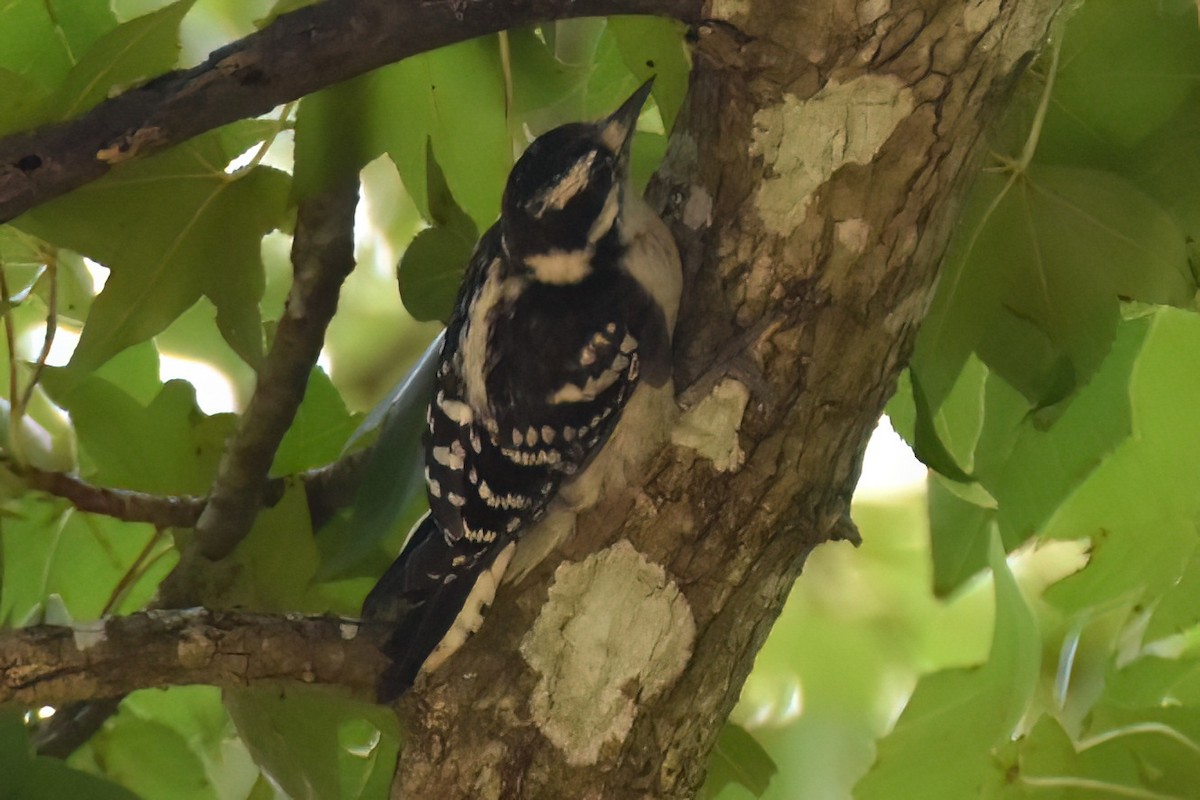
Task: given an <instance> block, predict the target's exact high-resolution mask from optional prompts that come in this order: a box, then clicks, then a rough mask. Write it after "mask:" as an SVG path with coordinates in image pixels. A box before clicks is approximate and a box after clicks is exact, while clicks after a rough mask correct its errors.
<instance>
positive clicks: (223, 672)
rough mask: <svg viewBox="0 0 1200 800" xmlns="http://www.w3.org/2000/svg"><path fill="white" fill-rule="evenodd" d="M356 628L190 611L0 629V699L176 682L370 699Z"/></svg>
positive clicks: (371, 649) (374, 666) (31, 703)
mask: <svg viewBox="0 0 1200 800" xmlns="http://www.w3.org/2000/svg"><path fill="white" fill-rule="evenodd" d="M359 628H360V626H359V623H358V622H357V621H347V620H343V619H339V618H336V617H301V616H295V615H289V616H287V617H281V616H272V615H266V614H243V613H239V612H232V611H205V610H203V609H187V610H182V611H180V610H175V611H146V612H142V613H139V614H133V615H131V616H127V617H112V618H109V619H106V620H102V621H99V622H94V623H80V624H76V625H73V626H65V625H39V626H36V627H32V628H22V629H19V630H12V631H5V632H2V633H0V703H6V702H16V703H19V704H21V705H23V706H27V707H35V708H36V707H37V706H41V705H54V706H57V705H61V704H63V703H67V702H69V701H72V700H80V699H85V698H96V697H113V696H117V695H123V694H127V693H129V692H131V691H134V690H135V689H145V688H151V687H161V686H171V685H179V684H209V685H213V686H220V687H245V686H248V685H251V684H254V683H260V682H267V681H300V682H303V683H309V684H327V685H330V686H337V687H340V688H342V689H345V690H348V691H350V692H351V693H353V694H355V695H358V696H361V697H364V698H370V697H372V696H373V692H374V687H375V681H376V680H377V678H378V674H379V672H380V671H381V670H382V668H383V666H384V659H383V657H382V656H381V655H380V654H379V652H378V650H377V649H376V646H375V644H374V643H373V642H372V640H371V637H369V636H365V635H362V636H360V635H359Z"/></svg>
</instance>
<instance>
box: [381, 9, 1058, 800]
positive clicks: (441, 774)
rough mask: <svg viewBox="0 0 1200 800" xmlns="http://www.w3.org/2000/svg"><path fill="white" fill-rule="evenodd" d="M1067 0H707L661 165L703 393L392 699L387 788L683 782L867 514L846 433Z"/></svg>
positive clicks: (878, 381)
mask: <svg viewBox="0 0 1200 800" xmlns="http://www.w3.org/2000/svg"><path fill="white" fill-rule="evenodd" d="M1060 5H1061V0H1011V1H1010V2H1006V3H1001V0H941V1H939V0H859V1H858V2H853V1H852V0H804V1H803V2H796V1H795V0H774V2H772V1H771V0H713V2H711V3H710V6H709V7H708V8H707V9H706V17H707V18H710V19H712V20H713V21H712V22H711V23H709V24H707V25H705V26H702V27H701V29H700V35H699V42H698V43H697V47H696V56H695V69H694V73H693V77H692V86H691V91H690V95H689V100H688V103H687V104H686V108H685V110H684V112H683V114H682V115H681V117H680V122H679V124H678V126H677V130H676V132H675V135H674V137H673V139H672V144H671V150H670V153H669V155H668V158H667V163H666V164H665V165H664V167H663V170H662V171H661V172H660V175H659V178H658V182H657V183H656V184H655V186H654V187H653V192H652V195H653V197H654V198H655V199H657V200H658V205H659V207H665V208H666V212H665V216H666V217H667V218H668V220H669V222H671V224H672V225H673V228H674V231H675V233H676V236H677V238H678V240H679V243H680V247H681V251H682V255H683V259H684V272H685V276H686V282H687V287H686V289H685V297H684V304H683V311H682V316H681V321H680V325H679V329H678V331H677V337H676V338H677V344H676V362H677V363H676V381H677V386H679V387H681V388H684V389H686V387H688V386H691V387H692V388H691V389H690V390H688V391H687V392H686V394H688V395H690V396H691V399H692V400H694V401H696V402H695V403H694V405H693V406H692V408H691V409H690V410H689V411H688V412H687V414H686V416H685V418H684V419H683V420H682V421H681V422H680V424H679V425H677V426H676V428H675V431H674V434H673V443H671V444H664V445H663V446H661V447H657V448H656V449H655V452H653V453H652V454H651V455H650V456H649V461H648V463H647V464H646V466H645V469H644V470H643V471H642V472H641V475H642V477H640V478H636V477H635V478H634V479H632V480H631V481H630V485H629V486H627V487H626V488H624V489H620V490H612V489H610V490H607V491H606V492H605V494H604V499H603V501H602V502H601V504H600V505H599V506H598V507H596V508H594V509H592V510H590V511H588V512H586V513H584V514H583V515H581V516H580V517H579V518H578V519H577V520H575V528H576V530H575V532H574V533H573V535H571V536H570V537H566V538H562V539H561V541H559V542H558V543H555V542H553V541H551V542H550V543H549V544H548V545H545V546H546V547H553V551H552V552H551V553H550V555H549V556H548V557H546V558H545V559H544V560H543V561H542V562H541V563H540V564H537V565H536V566H534V567H532V568H531V569H530V570H529V571H527V572H526V573H525V574H524V575H523V576H521V577H519V578H518V579H517V580H515V581H513V582H510V583H509V584H507V585H506V586H505V587H504V588H503V589H502V591H501V592H500V594H499V596H498V598H497V606H496V609H495V610H494V611H493V613H492V614H491V617H490V620H489V622H488V624H487V625H485V626H484V628H483V630H482V631H481V633H480V635H479V636H477V637H476V638H475V639H474V640H473V641H472V642H471V643H470V644H469V645H468V646H467V647H466V648H464V650H463V651H461V652H460V653H459V654H457V655H456V656H455V657H453V658H452V659H451V660H450V662H448V663H447V665H446V666H445V667H443V668H442V670H440V671H439V672H437V673H435V674H434V675H433V676H431V678H430V679H429V680H427V681H426V682H425V683H424V685H422V686H419V687H418V689H417V690H416V691H415V692H413V693H412V694H411V695H410V696H409V697H408V698H407V699H406V700H404V701H403V704H402V707H401V712H402V714H403V715H404V717H405V721H406V724H407V725H408V730H409V735H408V737H407V738H406V741H405V748H404V753H403V756H402V759H401V764H400V767H399V769H398V772H397V776H396V780H395V784H394V790H393V796H395V797H409V798H419V797H437V798H459V797H463V798H467V797H470V798H501V797H503V798H524V797H529V798H534V797H536V798H541V797H546V798H625V797H629V798H633V797H670V798H675V797H680V798H683V797H692V796H693V795H694V794H695V793H696V791H697V790H698V788H699V787H700V785H701V783H702V781H703V777H704V771H705V767H706V764H707V761H708V754H709V751H710V749H711V747H712V745H713V743H714V741H715V739H716V736H717V733H718V732H719V730H720V727H721V724H722V723H723V721H724V720H725V718H726V716H727V714H728V713H729V711H730V709H731V708H732V707H733V704H734V702H735V701H736V700H737V697H738V693H739V691H740V690H741V687H742V683H743V680H744V679H745V677H746V675H747V673H748V672H749V671H750V668H751V666H752V663H753V660H754V655H755V653H756V651H757V650H758V648H759V646H760V644H761V643H762V641H763V639H764V638H765V637H766V635H767V632H768V630H769V629H770V626H771V623H772V622H773V621H774V619H775V617H776V616H777V615H778V613H779V611H780V609H781V607H782V605H783V603H784V600H785V599H786V597H787V595H788V592H789V590H790V588H791V586H792V583H793V581H794V580H795V579H796V577H797V575H798V574H799V572H800V569H801V567H802V565H803V563H804V559H805V557H806V556H807V554H808V552H809V551H810V550H811V549H812V548H813V547H814V546H816V545H817V544H820V543H821V542H823V541H826V540H828V539H830V538H853V537H855V536H856V534H855V532H854V528H853V525H852V523H851V522H850V520H849V516H848V514H849V503H850V495H851V492H852V490H853V488H854V484H855V480H856V477H857V475H858V471H859V466H860V462H861V458H862V453H863V449H864V447H865V445H866V441H867V438H868V436H869V434H870V432H871V430H872V429H873V427H874V425H875V422H876V420H877V419H878V417H879V414H880V412H881V409H882V408H883V404H884V402H885V401H886V400H887V398H888V397H889V395H890V394H891V392H892V391H893V389H894V386H895V382H896V376H897V374H898V372H899V371H900V369H901V368H902V367H903V366H904V363H905V361H906V360H907V358H908V356H909V353H910V351H911V349H912V343H913V338H914V335H915V332H916V329H917V325H918V324H919V322H920V320H921V318H922V316H923V315H924V313H925V310H926V308H927V306H928V303H929V299H930V293H931V289H932V287H933V285H934V280H935V277H936V274H937V266H938V263H939V261H940V260H941V257H942V254H943V251H944V249H945V247H946V243H947V239H948V237H949V234H950V231H951V228H952V226H953V224H954V222H955V219H956V216H957V211H958V208H959V205H960V203H959V201H960V200H961V197H962V193H963V190H964V188H965V187H966V185H967V184H968V183H969V182H970V180H971V178H972V176H973V174H974V173H975V169H976V167H977V155H978V154H979V152H980V150H981V144H982V142H983V132H984V131H985V129H986V128H987V126H988V124H989V123H990V122H991V121H992V120H993V119H994V118H995V116H996V115H997V113H998V111H1000V110H1001V109H1002V107H1003V106H1004V104H1005V103H1006V102H1007V101H1008V99H1009V98H1010V96H1011V94H1012V92H1011V89H1012V87H1013V85H1014V83H1015V82H1016V80H1017V78H1018V76H1019V75H1020V73H1021V71H1022V69H1023V68H1024V67H1025V66H1026V65H1027V64H1028V63H1029V62H1030V60H1031V59H1032V58H1033V56H1034V55H1035V54H1036V53H1037V52H1038V50H1039V49H1040V48H1041V46H1042V44H1043V43H1044V42H1045V40H1046V37H1047V32H1048V30H1049V26H1050V23H1051V21H1052V19H1053V17H1054V15H1055V14H1056V13H1057V11H1058V9H1059V6H1060ZM730 343H733V346H729V345H730ZM709 390H711V391H709ZM747 399H748V403H747ZM743 412H744V413H743ZM739 423H740V434H739ZM640 424H642V425H644V426H650V427H652V426H653V422H645V421H643V422H641V423H640ZM638 425H639V422H638V421H637V419H636V415H631V417H630V418H628V419H626V420H624V421H623V422H622V427H623V428H630V429H631V430H634V431H637V430H638V428H637V426H638ZM533 549H537V548H536V546H534V547H533Z"/></svg>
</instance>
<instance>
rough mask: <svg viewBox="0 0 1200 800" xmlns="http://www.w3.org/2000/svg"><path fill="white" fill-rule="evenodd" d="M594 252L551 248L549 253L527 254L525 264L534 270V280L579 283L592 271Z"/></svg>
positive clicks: (565, 283) (559, 283) (560, 283)
mask: <svg viewBox="0 0 1200 800" xmlns="http://www.w3.org/2000/svg"><path fill="white" fill-rule="evenodd" d="M591 262H592V254H591V253H590V252H589V251H587V250H551V251H550V252H549V253H539V254H538V255H533V256H526V257H525V265H526V266H527V267H529V269H530V270H532V271H533V278H534V280H536V281H538V282H539V283H550V284H554V285H556V286H565V285H567V284H571V283H578V282H579V281H581V280H583V279H584V278H586V277H587V276H588V275H589V274H591V271H592V263H591Z"/></svg>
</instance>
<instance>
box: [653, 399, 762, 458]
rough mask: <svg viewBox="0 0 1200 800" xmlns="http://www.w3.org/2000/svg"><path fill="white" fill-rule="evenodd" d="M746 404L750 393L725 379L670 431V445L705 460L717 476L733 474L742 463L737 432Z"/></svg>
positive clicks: (742, 456)
mask: <svg viewBox="0 0 1200 800" xmlns="http://www.w3.org/2000/svg"><path fill="white" fill-rule="evenodd" d="M748 402H750V390H749V389H747V388H746V387H745V386H744V385H743V384H741V383H739V382H738V381H735V380H733V379H732V378H726V379H725V380H723V381H721V382H720V383H719V384H717V385H716V386H715V387H714V388H713V390H712V392H711V393H710V394H709V395H708V396H707V397H705V398H704V399H703V400H701V401H700V402H699V403H697V404H696V405H695V407H693V408H691V409H689V410H688V411H687V413H685V414H684V415H683V416H682V417H680V418H679V422H678V423H677V424H676V425H675V428H674V429H672V431H671V441H672V442H673V443H674V444H676V445H679V446H680V447H689V448H691V449H693V450H695V451H696V452H697V453H699V454H700V455H702V456H704V457H705V458H707V459H709V460H710V461H712V463H713V469H715V470H717V471H718V472H731V471H736V470H737V469H738V468H740V467H741V466H742V463H743V462H744V461H745V459H746V454H745V453H744V452H742V448H741V445H740V444H739V441H738V432H739V431H740V430H741V427H742V416H743V415H744V414H745V413H746V404H747V403H748Z"/></svg>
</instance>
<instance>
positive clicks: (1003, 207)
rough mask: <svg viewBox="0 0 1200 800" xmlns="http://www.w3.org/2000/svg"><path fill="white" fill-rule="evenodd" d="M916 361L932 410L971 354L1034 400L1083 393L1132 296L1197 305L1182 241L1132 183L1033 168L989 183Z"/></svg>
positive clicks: (975, 201) (977, 196)
mask: <svg viewBox="0 0 1200 800" xmlns="http://www.w3.org/2000/svg"><path fill="white" fill-rule="evenodd" d="M962 231H963V233H962V234H961V235H960V236H959V238H958V239H957V240H956V241H955V243H954V244H952V250H951V255H950V258H949V260H948V262H947V265H946V269H945V274H944V275H943V276H942V280H941V283H940V284H939V290H938V292H937V294H936V296H935V298H934V301H933V304H932V307H931V309H930V314H929V317H928V318H927V319H926V322H925V325H924V326H923V327H922V329H921V332H920V335H919V336H918V341H917V346H916V351H915V353H914V356H913V370H914V374H916V375H919V376H920V380H921V383H922V385H923V386H924V388H925V391H926V392H927V394H928V398H929V402H930V405H931V407H933V408H937V407H938V406H940V404H941V402H942V399H943V398H944V397H945V395H946V393H947V392H948V391H949V390H950V387H951V386H952V385H953V383H954V381H955V380H956V377H957V375H958V373H959V371H960V370H961V369H962V367H963V365H964V364H965V362H966V359H967V357H968V355H969V354H970V352H971V351H972V350H974V351H976V352H978V353H979V355H980V357H981V358H982V359H983V361H984V362H985V363H987V365H988V366H989V367H990V368H991V369H992V370H993V371H995V372H997V373H999V374H1000V375H1001V376H1002V377H1004V378H1005V379H1006V380H1007V381H1008V382H1009V383H1011V384H1012V385H1013V386H1015V387H1017V388H1018V389H1020V390H1021V391H1022V393H1024V394H1025V395H1026V396H1027V397H1028V398H1029V399H1030V400H1031V401H1032V402H1034V403H1035V404H1038V405H1050V404H1053V403H1055V402H1057V401H1059V400H1061V399H1062V398H1064V397H1066V396H1067V395H1068V394H1069V393H1070V392H1071V391H1072V390H1073V389H1075V388H1077V387H1078V386H1081V385H1083V384H1084V383H1086V382H1087V380H1088V379H1089V378H1090V377H1091V375H1092V373H1093V372H1094V371H1095V370H1096V368H1097V367H1098V366H1099V364H1100V362H1101V361H1102V360H1103V358H1104V356H1105V354H1106V353H1107V352H1108V348H1109V346H1110V345H1111V342H1112V337H1113V332H1114V330H1115V328H1116V323H1117V318H1118V301H1119V299H1120V298H1122V297H1127V298H1135V299H1139V300H1143V301H1146V302H1158V303H1173V304H1177V305H1186V304H1190V302H1191V298H1192V295H1193V292H1194V285H1193V282H1192V279H1191V277H1190V274H1189V272H1188V267H1187V258H1186V252H1185V249H1184V236H1183V234H1182V232H1181V231H1180V230H1179V228H1178V227H1177V226H1176V225H1175V223H1174V221H1173V220H1172V219H1171V217H1170V216H1169V215H1168V214H1167V213H1166V212H1165V211H1164V210H1163V209H1162V208H1161V207H1159V206H1158V205H1157V204H1156V203H1154V202H1153V201H1152V200H1150V199H1149V198H1147V197H1146V196H1145V195H1143V194H1142V193H1141V192H1139V191H1138V190H1137V189H1136V188H1134V187H1133V186H1132V185H1130V184H1129V183H1128V182H1126V181H1125V180H1123V179H1121V178H1119V177H1117V176H1115V175H1111V174H1106V173H1101V172H1096V171H1093V170H1085V169H1076V168H1062V167H1054V168H1032V169H1030V171H1029V172H1028V174H1027V175H1025V176H1023V177H1021V178H1019V179H1017V180H1016V181H1015V182H1014V183H1012V184H1011V186H1010V185H1009V184H1007V183H1005V182H1004V181H1003V180H1002V178H1001V177H999V176H983V177H982V178H981V179H980V181H979V183H978V185H977V186H976V189H975V191H974V192H973V195H972V200H971V206H970V210H969V211H968V214H967V216H966V222H965V224H964V225H963V227H962Z"/></svg>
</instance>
